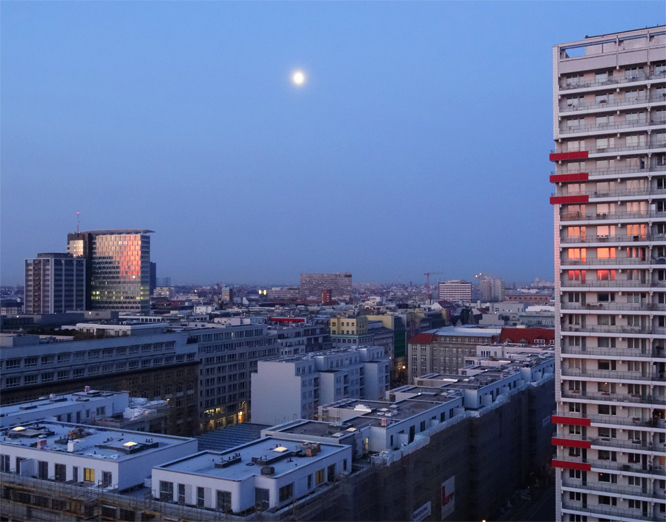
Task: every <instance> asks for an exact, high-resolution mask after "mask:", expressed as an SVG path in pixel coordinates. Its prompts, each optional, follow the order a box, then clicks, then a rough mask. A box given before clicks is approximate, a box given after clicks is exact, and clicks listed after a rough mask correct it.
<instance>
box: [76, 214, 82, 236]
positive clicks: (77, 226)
mask: <svg viewBox="0 0 666 522" xmlns="http://www.w3.org/2000/svg"><path fill="white" fill-rule="evenodd" d="M80 222H81V212H79V211H78V210H77V211H76V233H77V234H78V233H79V223H80Z"/></svg>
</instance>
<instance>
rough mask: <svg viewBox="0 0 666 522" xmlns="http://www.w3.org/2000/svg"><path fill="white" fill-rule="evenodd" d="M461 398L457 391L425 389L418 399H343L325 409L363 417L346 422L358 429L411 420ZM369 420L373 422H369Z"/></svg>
mask: <svg viewBox="0 0 666 522" xmlns="http://www.w3.org/2000/svg"><path fill="white" fill-rule="evenodd" d="M391 391H394V390H391ZM460 397H461V395H460V393H459V392H457V391H455V390H454V391H452V393H449V392H448V391H437V390H433V389H432V388H424V389H423V390H422V392H421V393H420V394H419V396H418V397H411V398H409V399H405V400H401V401H398V402H388V401H367V400H362V399H361V400H353V399H343V400H341V401H338V402H334V403H332V404H329V405H328V406H325V407H324V409H339V410H351V411H353V412H355V413H358V415H359V416H363V417H362V419H347V420H345V422H346V423H351V424H352V425H353V426H354V427H356V428H360V427H362V426H366V425H373V426H379V425H381V421H382V418H387V419H390V420H391V421H392V422H399V421H402V420H405V419H409V418H410V417H413V416H415V415H418V414H420V413H423V412H424V411H426V410H429V409H431V408H434V407H436V406H439V405H441V404H442V403H445V402H449V401H453V400H457V399H459V398H460ZM369 420H370V421H371V422H367V421H369ZM357 424H358V425H357Z"/></svg>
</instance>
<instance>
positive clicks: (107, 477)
mask: <svg viewBox="0 0 666 522" xmlns="http://www.w3.org/2000/svg"><path fill="white" fill-rule="evenodd" d="M112 484H113V475H112V474H111V472H110V471H102V487H103V488H108V487H111V486H112Z"/></svg>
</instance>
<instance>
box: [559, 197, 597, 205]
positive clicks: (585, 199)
mask: <svg viewBox="0 0 666 522" xmlns="http://www.w3.org/2000/svg"><path fill="white" fill-rule="evenodd" d="M589 201H590V196H588V195H587V194H579V195H577V196H551V198H550V204H551V205H563V204H567V203H568V204H576V203H588V202H589Z"/></svg>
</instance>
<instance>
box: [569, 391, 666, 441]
mask: <svg viewBox="0 0 666 522" xmlns="http://www.w3.org/2000/svg"><path fill="white" fill-rule="evenodd" d="M562 397H565V398H567V399H589V400H593V401H608V402H632V403H635V404H663V403H664V396H663V395H660V396H654V395H643V396H641V395H628V394H626V393H600V392H597V393H589V392H580V391H578V390H565V391H563V392H562ZM632 447H633V446H632Z"/></svg>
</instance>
